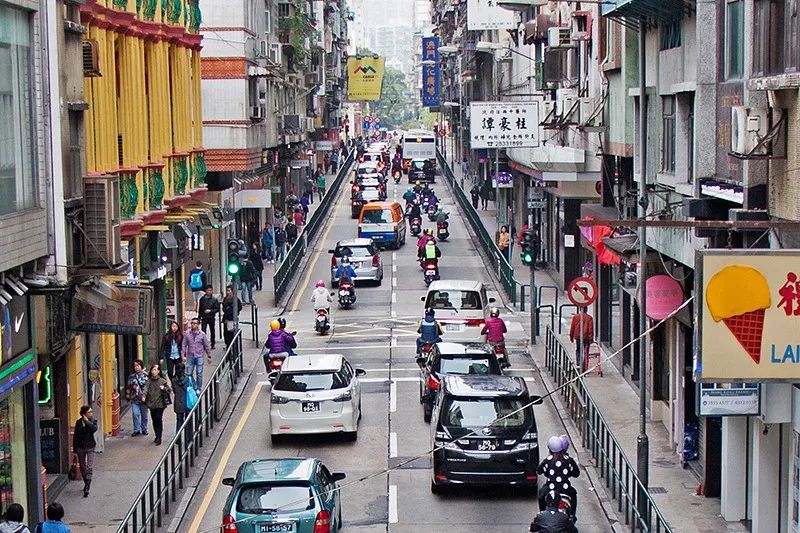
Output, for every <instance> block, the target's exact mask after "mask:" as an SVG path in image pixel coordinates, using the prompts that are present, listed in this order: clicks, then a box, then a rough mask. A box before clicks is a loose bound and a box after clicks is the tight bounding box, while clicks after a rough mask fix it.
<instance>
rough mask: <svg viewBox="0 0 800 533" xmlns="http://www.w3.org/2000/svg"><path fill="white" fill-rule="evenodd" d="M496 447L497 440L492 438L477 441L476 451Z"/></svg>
mask: <svg viewBox="0 0 800 533" xmlns="http://www.w3.org/2000/svg"><path fill="white" fill-rule="evenodd" d="M496 449H497V442H495V441H493V440H482V441H478V451H481V452H491V451H494V450H496Z"/></svg>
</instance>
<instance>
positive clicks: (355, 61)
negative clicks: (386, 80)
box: [347, 56, 386, 102]
mask: <svg viewBox="0 0 800 533" xmlns="http://www.w3.org/2000/svg"><path fill="white" fill-rule="evenodd" d="M385 61H386V59H385V58H383V57H375V56H363V57H362V56H350V57H348V58H347V99H348V100H350V101H365V102H371V101H375V100H380V99H381V85H382V84H383V72H384V63H385Z"/></svg>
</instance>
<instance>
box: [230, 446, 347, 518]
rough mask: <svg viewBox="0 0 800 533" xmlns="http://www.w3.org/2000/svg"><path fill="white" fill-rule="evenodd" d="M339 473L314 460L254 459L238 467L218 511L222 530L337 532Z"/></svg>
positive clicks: (340, 508)
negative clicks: (228, 492)
mask: <svg viewBox="0 0 800 533" xmlns="http://www.w3.org/2000/svg"><path fill="white" fill-rule="evenodd" d="M343 479H345V474H344V473H340V472H333V473H331V472H330V471H329V470H328V468H327V467H326V466H325V465H323V464H322V462H321V461H320V460H319V459H305V458H301V457H290V458H284V459H256V460H254V461H247V462H244V463H242V464H241V466H239V470H238V472H237V473H236V477H227V478H224V479H223V480H222V484H223V485H226V486H229V487H231V492H230V494H229V495H228V499H227V500H226V501H225V508H224V510H223V513H222V529H221V530H222V531H238V533H262V532H291V533H338V532H339V530H340V529H341V528H342V502H341V491H339V490H336V488H337V483H338V482H339V481H342V480H343Z"/></svg>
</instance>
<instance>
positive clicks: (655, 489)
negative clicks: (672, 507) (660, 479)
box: [647, 487, 667, 494]
mask: <svg viewBox="0 0 800 533" xmlns="http://www.w3.org/2000/svg"><path fill="white" fill-rule="evenodd" d="M647 490H648V491H649V492H650V494H666V493H667V489H665V488H664V487H650V488H648V489H647Z"/></svg>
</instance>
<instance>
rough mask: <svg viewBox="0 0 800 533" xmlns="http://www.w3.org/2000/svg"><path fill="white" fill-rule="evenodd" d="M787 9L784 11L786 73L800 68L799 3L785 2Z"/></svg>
mask: <svg viewBox="0 0 800 533" xmlns="http://www.w3.org/2000/svg"><path fill="white" fill-rule="evenodd" d="M785 2H786V4H785V5H786V9H785V11H784V17H783V18H784V31H783V36H784V45H783V49H784V50H785V54H786V57H785V58H784V65H783V69H784V71H789V72H794V71H797V69H798V66H800V65H799V64H800V61H798V59H800V50H798V46H800V27H798V26H799V25H800V21H798V13H797V2H798V0H785Z"/></svg>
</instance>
